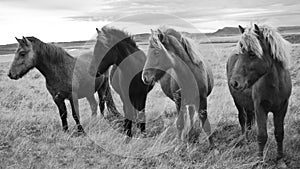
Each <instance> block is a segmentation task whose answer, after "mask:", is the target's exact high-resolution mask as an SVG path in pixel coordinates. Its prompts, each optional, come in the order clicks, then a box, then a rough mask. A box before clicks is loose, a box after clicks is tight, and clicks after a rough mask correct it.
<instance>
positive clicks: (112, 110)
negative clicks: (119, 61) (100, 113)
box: [105, 69, 121, 117]
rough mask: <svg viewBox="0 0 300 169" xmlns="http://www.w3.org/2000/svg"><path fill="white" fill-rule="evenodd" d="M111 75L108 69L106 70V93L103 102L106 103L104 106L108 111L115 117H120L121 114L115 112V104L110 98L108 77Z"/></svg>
mask: <svg viewBox="0 0 300 169" xmlns="http://www.w3.org/2000/svg"><path fill="white" fill-rule="evenodd" d="M111 74H112V73H110V69H108V70H107V72H105V83H106V84H105V86H106V92H105V102H106V106H107V109H108V111H109V112H110V113H111V114H112V115H113V116H115V117H120V116H121V114H120V112H119V111H118V110H117V108H116V105H115V102H114V100H113V98H112V94H111V89H110V85H109V79H110V78H109V75H110V76H112V75H111Z"/></svg>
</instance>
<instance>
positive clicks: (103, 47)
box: [89, 28, 116, 76]
mask: <svg viewBox="0 0 300 169" xmlns="http://www.w3.org/2000/svg"><path fill="white" fill-rule="evenodd" d="M96 31H97V39H96V44H95V47H94V52H93V58H92V61H91V64H90V68H89V73H90V74H91V75H92V76H98V75H100V74H103V73H104V72H106V70H107V69H108V68H109V66H110V65H112V64H114V62H115V59H116V58H115V56H114V55H111V54H110V53H111V52H112V51H111V50H110V47H109V46H108V45H109V44H108V39H107V35H106V33H105V31H103V29H102V30H99V29H98V28H96Z"/></svg>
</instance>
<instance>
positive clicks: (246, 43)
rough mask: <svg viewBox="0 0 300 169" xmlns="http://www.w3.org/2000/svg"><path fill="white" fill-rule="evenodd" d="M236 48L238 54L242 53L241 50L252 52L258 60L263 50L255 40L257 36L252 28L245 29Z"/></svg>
mask: <svg viewBox="0 0 300 169" xmlns="http://www.w3.org/2000/svg"><path fill="white" fill-rule="evenodd" d="M237 48H238V52H239V53H242V51H243V50H245V51H252V52H253V53H255V55H257V56H258V57H259V58H262V55H263V50H262V47H261V45H260V42H259V40H258V38H257V34H256V33H255V32H254V28H252V27H250V28H246V29H245V32H244V33H243V34H242V36H241V38H240V40H239V42H238V44H237Z"/></svg>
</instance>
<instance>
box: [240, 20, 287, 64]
mask: <svg viewBox="0 0 300 169" xmlns="http://www.w3.org/2000/svg"><path fill="white" fill-rule="evenodd" d="M259 28H260V31H261V33H262V35H263V38H264V39H265V40H266V41H267V43H268V44H269V45H270V48H271V49H270V50H271V54H272V57H273V59H275V60H277V61H279V62H281V63H282V65H283V67H284V68H286V67H288V65H289V60H290V50H291V46H290V43H289V42H288V41H286V40H285V39H283V37H282V36H281V35H280V34H279V33H278V32H277V31H276V30H275V29H274V28H272V27H270V26H268V25H262V26H260V27H259ZM254 30H255V28H254V26H250V27H248V28H246V29H245V31H244V33H243V34H242V37H241V39H240V40H239V42H238V45H237V48H238V51H239V52H241V51H242V50H243V49H245V50H247V51H249V50H251V51H253V52H254V53H255V54H256V55H257V56H258V57H260V58H262V57H263V49H262V47H261V45H260V42H259V40H258V38H257V35H256V33H255V32H254Z"/></svg>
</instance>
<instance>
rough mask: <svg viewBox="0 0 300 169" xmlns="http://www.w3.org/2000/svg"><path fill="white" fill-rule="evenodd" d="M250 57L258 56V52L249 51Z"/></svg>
mask: <svg viewBox="0 0 300 169" xmlns="http://www.w3.org/2000/svg"><path fill="white" fill-rule="evenodd" d="M249 58H250V59H254V58H256V54H255V53H254V52H252V51H250V52H249Z"/></svg>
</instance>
